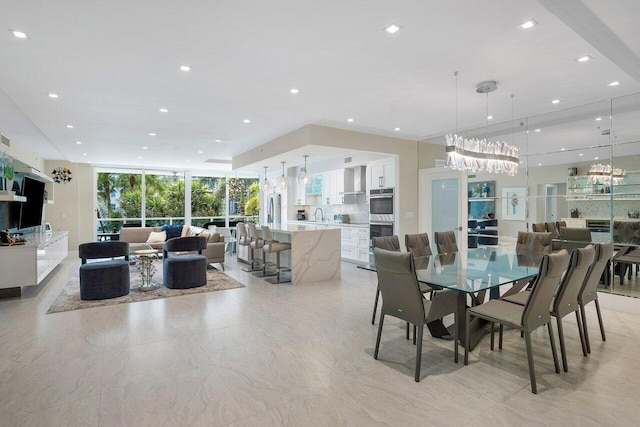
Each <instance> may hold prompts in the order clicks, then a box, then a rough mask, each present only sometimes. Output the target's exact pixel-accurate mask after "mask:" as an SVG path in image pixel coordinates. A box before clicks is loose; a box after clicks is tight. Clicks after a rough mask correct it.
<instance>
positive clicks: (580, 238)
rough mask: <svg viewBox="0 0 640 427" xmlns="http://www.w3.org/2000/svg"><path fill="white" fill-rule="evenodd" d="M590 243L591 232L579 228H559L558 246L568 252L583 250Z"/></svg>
mask: <svg viewBox="0 0 640 427" xmlns="http://www.w3.org/2000/svg"><path fill="white" fill-rule="evenodd" d="M589 243H591V230H590V229H588V228H579V227H576V228H574V227H560V246H561V247H562V249H566V250H568V251H570V250H572V249H574V248H584V247H585V246H587V245H588V244H589Z"/></svg>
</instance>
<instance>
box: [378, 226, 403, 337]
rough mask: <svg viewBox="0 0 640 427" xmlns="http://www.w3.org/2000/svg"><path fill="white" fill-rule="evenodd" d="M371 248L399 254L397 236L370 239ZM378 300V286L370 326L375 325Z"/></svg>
mask: <svg viewBox="0 0 640 427" xmlns="http://www.w3.org/2000/svg"><path fill="white" fill-rule="evenodd" d="M371 247H372V248H374V249H375V248H380V249H385V250H387V251H394V252H400V239H398V236H382V237H372V238H371ZM374 259H375V258H374ZM379 299H380V285H378V289H377V290H376V299H375V301H374V302H373V315H372V316H371V324H372V325H373V324H375V323H376V312H377V311H378V300H379ZM408 335H409V329H408V325H407V337H408Z"/></svg>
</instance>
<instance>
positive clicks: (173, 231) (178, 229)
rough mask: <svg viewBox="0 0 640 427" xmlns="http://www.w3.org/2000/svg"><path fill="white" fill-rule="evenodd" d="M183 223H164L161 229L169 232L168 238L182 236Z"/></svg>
mask: <svg viewBox="0 0 640 427" xmlns="http://www.w3.org/2000/svg"><path fill="white" fill-rule="evenodd" d="M182 228H183V227H182V225H163V226H162V228H161V229H160V230H161V231H166V232H167V240H169V239H173V238H174V237H180V236H181V235H182Z"/></svg>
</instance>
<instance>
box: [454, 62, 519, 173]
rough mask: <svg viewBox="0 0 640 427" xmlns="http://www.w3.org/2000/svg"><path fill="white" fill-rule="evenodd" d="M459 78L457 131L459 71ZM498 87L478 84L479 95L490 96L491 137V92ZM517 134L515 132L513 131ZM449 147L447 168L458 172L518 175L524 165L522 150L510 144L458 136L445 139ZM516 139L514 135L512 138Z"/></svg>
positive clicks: (490, 84) (487, 82)
mask: <svg viewBox="0 0 640 427" xmlns="http://www.w3.org/2000/svg"><path fill="white" fill-rule="evenodd" d="M454 75H455V77H456V132H457V127H458V83H457V81H458V80H457V79H458V72H457V71H456V72H455V73H454ZM497 88H498V86H497V84H496V82H494V81H486V82H482V83H480V84H478V86H477V89H476V92H477V93H485V94H487V111H486V115H485V117H486V120H487V135H488V134H489V122H488V120H489V117H490V116H489V92H493V91H494V90H496V89H497ZM513 97H514V96H513V94H512V95H511V116H512V117H511V121H512V127H513ZM512 135H513V130H512ZM445 139H446V143H447V147H446V153H447V162H446V165H445V166H446V167H448V168H451V169H454V170H470V171H472V172H491V173H506V174H507V175H509V176H514V175H515V174H517V173H518V165H519V164H520V149H518V148H517V147H515V146H513V145H509V144H507V143H506V142H499V141H498V142H489V141H488V140H487V139H486V138H485V139H476V138H471V139H467V138H463V137H462V136H458V135H457V134H456V133H453V134H451V133H450V134H447V135H446V136H445ZM512 139H513V136H512Z"/></svg>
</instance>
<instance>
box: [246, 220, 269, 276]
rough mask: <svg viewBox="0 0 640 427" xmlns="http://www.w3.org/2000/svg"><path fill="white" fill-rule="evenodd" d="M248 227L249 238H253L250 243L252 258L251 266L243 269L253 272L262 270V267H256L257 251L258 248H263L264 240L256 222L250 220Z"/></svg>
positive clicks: (250, 255)
mask: <svg viewBox="0 0 640 427" xmlns="http://www.w3.org/2000/svg"><path fill="white" fill-rule="evenodd" d="M247 228H248V229H249V239H251V241H250V243H249V257H250V258H251V268H245V269H243V270H242V271H246V272H249V273H252V272H254V271H260V270H262V267H258V268H256V258H255V251H256V249H258V250H261V249H262V247H263V246H264V240H262V238H261V237H260V236H258V229H257V228H256V225H255V224H254V223H252V222H248V223H247Z"/></svg>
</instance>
